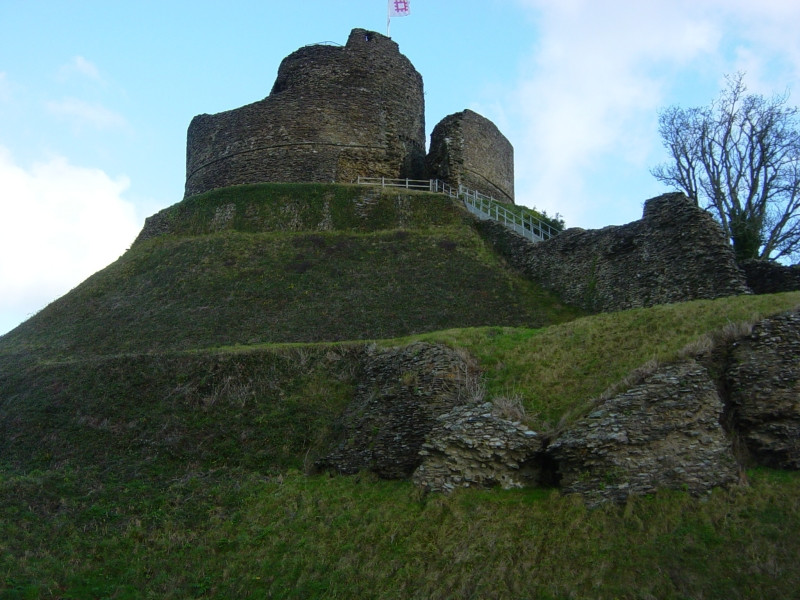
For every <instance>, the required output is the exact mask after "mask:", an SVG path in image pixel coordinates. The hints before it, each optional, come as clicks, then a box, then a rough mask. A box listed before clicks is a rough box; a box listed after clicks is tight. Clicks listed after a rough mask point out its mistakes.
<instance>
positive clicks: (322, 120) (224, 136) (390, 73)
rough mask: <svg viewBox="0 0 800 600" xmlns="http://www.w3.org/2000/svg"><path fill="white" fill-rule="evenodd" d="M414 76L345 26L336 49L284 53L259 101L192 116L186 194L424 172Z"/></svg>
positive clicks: (418, 81)
mask: <svg viewBox="0 0 800 600" xmlns="http://www.w3.org/2000/svg"><path fill="white" fill-rule="evenodd" d="M424 161H425V113H424V97H423V86H422V77H421V76H420V74H419V73H418V72H417V71H416V69H414V66H413V65H412V64H411V62H410V61H409V60H408V59H407V58H406V57H405V56H403V55H402V54H401V53H400V51H399V48H398V46H397V44H396V43H395V42H393V41H392V40H391V39H390V38H388V37H386V36H383V35H381V34H379V33H375V32H370V31H366V30H363V29H354V30H353V31H352V32H351V33H350V37H349V39H348V40H347V44H346V45H345V46H344V47H339V46H331V45H319V44H317V45H311V46H305V47H303V48H300V49H299V50H297V51H296V52H293V53H292V54H290V55H289V56H287V57H286V58H285V59H284V60H283V62H282V63H281V65H280V68H279V69H278V76H277V79H276V80H275V84H274V86H273V88H272V91H271V93H270V95H269V96H267V97H266V98H265V99H264V100H261V101H259V102H255V103H253V104H248V105H247V106H243V107H241V108H237V109H235V110H230V111H227V112H223V113H218V114H215V115H207V114H204V115H198V116H196V117H195V118H194V119H192V122H191V124H190V125H189V131H188V135H187V149H186V196H187V197H188V196H191V195H194V194H198V193H201V192H204V191H208V190H211V189H214V188H220V187H226V186H230V185H235V184H242V183H258V182H266V181H271V182H328V183H330V182H340V183H350V182H353V181H354V180H355V179H356V177H357V176H358V175H368V176H373V177H375V176H377V177H380V176H385V177H412V178H421V177H423V176H424Z"/></svg>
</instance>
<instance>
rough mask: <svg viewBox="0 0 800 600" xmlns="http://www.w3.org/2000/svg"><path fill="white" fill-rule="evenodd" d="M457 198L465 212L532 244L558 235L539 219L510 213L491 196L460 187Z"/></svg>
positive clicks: (557, 231) (556, 230)
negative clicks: (498, 225)
mask: <svg viewBox="0 0 800 600" xmlns="http://www.w3.org/2000/svg"><path fill="white" fill-rule="evenodd" d="M459 197H460V198H461V199H462V200H463V201H464V206H465V207H466V208H467V210H468V211H470V212H471V213H472V214H474V215H475V216H477V217H478V218H480V219H491V220H493V221H497V222H498V223H502V224H503V225H505V226H506V227H507V228H509V229H511V230H512V231H515V232H517V233H518V234H519V235H521V236H523V237H525V238H527V239H529V240H531V241H532V242H543V241H544V240H549V239H550V238H551V237H553V236H554V235H558V233H559V230H558V229H556V228H555V227H552V226H551V225H549V224H548V223H545V222H544V221H542V220H541V219H537V218H536V217H534V216H533V215H525V214H518V213H515V212H513V211H510V210H508V209H507V208H505V207H504V206H503V205H502V204H501V203H499V202H497V200H495V199H494V198H492V197H491V196H487V195H485V194H481V193H480V192H476V191H474V190H469V189H467V188H464V187H463V186H460V187H459Z"/></svg>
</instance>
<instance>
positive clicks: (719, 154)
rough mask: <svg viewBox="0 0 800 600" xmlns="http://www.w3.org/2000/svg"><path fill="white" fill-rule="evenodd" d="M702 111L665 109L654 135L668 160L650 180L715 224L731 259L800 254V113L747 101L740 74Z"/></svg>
mask: <svg viewBox="0 0 800 600" xmlns="http://www.w3.org/2000/svg"><path fill="white" fill-rule="evenodd" d="M727 79H728V87H727V89H725V90H723V91H722V92H721V94H720V95H719V97H718V98H717V99H716V100H715V101H714V102H712V103H711V105H709V106H705V107H701V108H688V109H684V108H680V107H678V106H670V107H668V108H666V109H665V110H663V111H662V112H661V113H660V115H659V133H660V134H661V139H662V142H663V143H664V146H665V147H666V148H667V150H669V152H670V156H671V161H670V162H667V163H663V164H661V165H658V166H657V167H655V168H654V169H653V170H652V171H651V173H652V174H653V176H654V177H655V178H656V179H658V180H659V181H661V182H662V183H666V184H668V185H670V186H673V187H674V188H676V189H678V190H681V191H683V192H684V193H685V194H686V195H687V196H689V197H690V198H693V199H694V200H695V202H697V203H698V205H700V203H701V202H702V204H703V208H705V209H707V210H709V211H710V212H711V213H712V214H713V215H714V216H715V217H716V218H717V219H718V220H719V222H720V224H721V225H722V228H723V230H724V231H725V233H726V235H727V236H728V237H729V239H730V240H731V242H732V243H733V249H734V252H735V253H736V258H737V259H738V260H743V259H747V258H770V259H778V258H781V257H785V258H791V257H796V256H797V255H798V254H800V126H799V125H800V121H799V120H798V117H799V116H800V112H799V111H798V109H797V107H790V106H787V100H788V94H784V95H781V96H773V97H772V98H764V97H763V96H761V95H756V94H746V91H747V88H746V87H745V85H744V81H743V80H744V74H743V73H738V74H737V75H736V76H733V77H728V78H727Z"/></svg>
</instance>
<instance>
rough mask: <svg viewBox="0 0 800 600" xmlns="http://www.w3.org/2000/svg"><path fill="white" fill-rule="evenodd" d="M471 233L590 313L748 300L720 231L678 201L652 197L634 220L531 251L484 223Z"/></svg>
mask: <svg viewBox="0 0 800 600" xmlns="http://www.w3.org/2000/svg"><path fill="white" fill-rule="evenodd" d="M476 226H477V227H478V230H479V231H480V232H481V234H482V235H483V236H484V237H485V238H486V239H488V240H489V241H490V243H492V244H493V245H494V246H495V248H496V249H497V250H498V251H499V252H501V253H503V254H504V255H505V256H506V257H507V258H508V259H509V261H510V262H511V263H512V264H513V265H514V266H515V267H516V268H518V269H520V270H522V271H524V272H525V273H526V274H527V275H528V276H530V277H531V278H532V279H533V280H535V281H537V282H539V283H540V284H541V285H543V286H545V287H547V288H549V289H551V290H553V291H555V292H556V293H557V294H559V295H560V296H561V298H562V299H563V300H564V301H565V302H567V303H569V304H573V305H576V306H580V307H582V308H585V309H586V310H590V311H594V312H604V311H614V310H623V309H628V308H635V307H643V306H653V305H656V304H667V303H671V302H684V301H687V300H695V299H699V298H718V297H722V296H732V295H738V294H747V293H750V289H749V288H748V287H747V285H746V283H745V280H744V275H743V273H742V272H741V270H740V269H739V268H738V267H737V265H736V262H735V260H734V255H733V252H732V250H731V248H730V244H728V242H727V240H726V239H725V237H724V235H723V233H722V230H721V228H720V227H719V225H717V223H716V222H715V221H714V219H713V218H712V217H711V215H709V214H708V213H707V212H706V211H704V210H701V209H700V208H698V207H697V206H696V205H695V204H694V203H693V202H692V201H691V200H689V199H688V198H686V196H684V195H683V194H665V195H663V196H658V197H656V198H651V199H650V200H648V201H647V202H645V206H644V213H643V216H642V219H641V220H639V221H634V222H633V223H628V224H627V225H620V226H611V227H604V228H603V229H596V230H583V229H577V228H575V229H568V230H566V231H564V232H562V233H561V234H559V235H557V236H555V237H554V238H551V239H549V240H547V241H544V242H539V243H536V244H533V243H531V242H528V241H527V240H526V239H524V238H522V237H521V236H519V235H517V234H516V233H513V232H511V231H509V230H508V229H506V228H505V227H503V226H502V225H499V224H496V223H493V222H491V221H481V222H479V223H477V225H476Z"/></svg>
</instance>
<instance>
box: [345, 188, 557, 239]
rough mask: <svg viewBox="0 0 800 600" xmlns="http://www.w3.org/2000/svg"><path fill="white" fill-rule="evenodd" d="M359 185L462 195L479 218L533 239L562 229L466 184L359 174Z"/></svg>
mask: <svg viewBox="0 0 800 600" xmlns="http://www.w3.org/2000/svg"><path fill="white" fill-rule="evenodd" d="M357 183H358V184H359V185H379V186H381V187H400V188H406V189H410V190H425V191H428V192H436V193H441V194H447V195H448V196H450V197H451V198H460V199H461V200H462V201H463V202H464V206H465V207H466V209H467V210H468V211H470V212H471V213H472V214H474V215H475V216H477V217H478V218H479V219H491V220H493V221H497V222H498V223H502V224H503V225H505V226H506V227H507V228H509V229H511V230H512V231H515V232H517V233H518V234H519V235H521V236H523V237H525V238H527V239H529V240H531V241H532V242H542V241H544V240H547V239H550V238H551V237H553V236H554V235H558V233H559V230H558V229H556V228H555V227H553V226H551V225H550V224H548V223H546V222H545V221H542V220H541V219H537V218H536V217H534V216H533V215H525V214H518V213H515V212H513V211H511V210H508V209H507V208H505V207H504V206H503V205H502V203H500V202H498V201H497V200H495V199H494V198H492V197H491V196H487V195H486V194H481V193H480V192H478V191H475V190H470V189H469V188H466V187H464V186H463V185H460V186H458V189H456V188H454V187H452V186H450V185H448V184H447V183H445V182H444V181H440V180H438V179H430V180H427V179H392V178H389V177H361V176H359V177H358V180H357Z"/></svg>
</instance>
